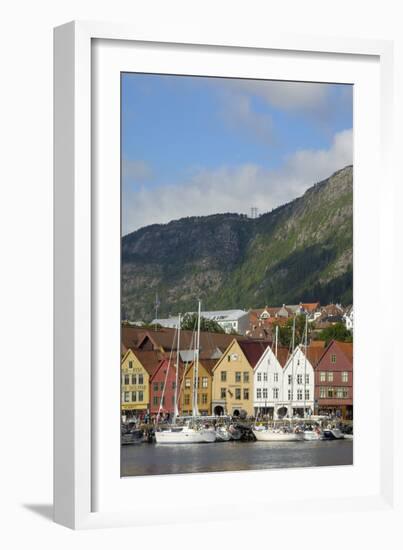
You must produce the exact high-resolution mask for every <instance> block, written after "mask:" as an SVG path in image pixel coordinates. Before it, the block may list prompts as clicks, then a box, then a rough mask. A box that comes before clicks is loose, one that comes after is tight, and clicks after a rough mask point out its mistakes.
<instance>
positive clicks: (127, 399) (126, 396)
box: [125, 391, 130, 403]
mask: <svg viewBox="0 0 403 550" xmlns="http://www.w3.org/2000/svg"><path fill="white" fill-rule="evenodd" d="M129 401H130V392H128V391H125V403H129Z"/></svg>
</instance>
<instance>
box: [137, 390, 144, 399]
mask: <svg viewBox="0 0 403 550" xmlns="http://www.w3.org/2000/svg"><path fill="white" fill-rule="evenodd" d="M138 393H139V401H144V393H143V392H142V391H139V392H138Z"/></svg>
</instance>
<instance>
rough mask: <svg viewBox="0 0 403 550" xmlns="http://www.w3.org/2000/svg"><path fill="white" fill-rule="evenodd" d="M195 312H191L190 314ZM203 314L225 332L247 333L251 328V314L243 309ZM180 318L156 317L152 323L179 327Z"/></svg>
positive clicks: (202, 313) (167, 326)
mask: <svg viewBox="0 0 403 550" xmlns="http://www.w3.org/2000/svg"><path fill="white" fill-rule="evenodd" d="M192 313H193V312H190V315H191V314H192ZM201 316H202V317H204V318H205V319H209V320H211V321H215V322H216V323H218V324H219V325H220V327H222V328H223V329H224V330H225V332H227V333H230V332H236V333H237V334H246V331H247V330H248V328H249V314H248V312H246V311H244V310H242V309H227V310H222V311H202V312H201ZM178 322H179V318H178V317H177V316H176V317H169V318H168V319H154V320H153V321H152V324H153V325H154V324H156V323H158V324H160V325H161V326H163V327H166V328H177V327H178Z"/></svg>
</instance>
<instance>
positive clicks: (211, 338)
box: [136, 328, 246, 351]
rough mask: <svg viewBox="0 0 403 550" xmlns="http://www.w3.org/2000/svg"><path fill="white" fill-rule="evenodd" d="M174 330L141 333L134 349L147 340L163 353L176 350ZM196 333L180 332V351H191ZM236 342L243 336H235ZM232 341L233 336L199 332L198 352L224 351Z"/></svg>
mask: <svg viewBox="0 0 403 550" xmlns="http://www.w3.org/2000/svg"><path fill="white" fill-rule="evenodd" d="M175 333H176V330H175V329H171V328H163V329H159V330H155V331H154V330H148V331H143V334H142V337H141V338H140V339H139V340H138V343H137V346H136V347H141V346H142V345H144V343H145V341H146V340H147V339H149V340H150V341H151V342H152V344H153V346H154V347H155V348H159V349H161V350H164V351H170V350H176V348H177V338H176V335H175ZM195 338H196V333H195V332H193V331H191V330H182V331H181V334H180V344H179V345H180V349H181V350H189V349H193V348H194V345H195ZM235 338H236V339H237V340H241V339H245V338H246V337H244V336H238V335H237V336H235ZM233 339H234V335H232V334H225V333H219V332H201V333H200V350H201V351H203V350H208V349H214V348H219V349H226V348H227V347H228V346H229V344H230V343H231V342H232V340H233Z"/></svg>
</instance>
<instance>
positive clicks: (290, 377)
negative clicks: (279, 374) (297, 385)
mask: <svg viewBox="0 0 403 550" xmlns="http://www.w3.org/2000/svg"><path fill="white" fill-rule="evenodd" d="M291 384H292V374H289V375H288V385H289V386H291Z"/></svg>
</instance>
